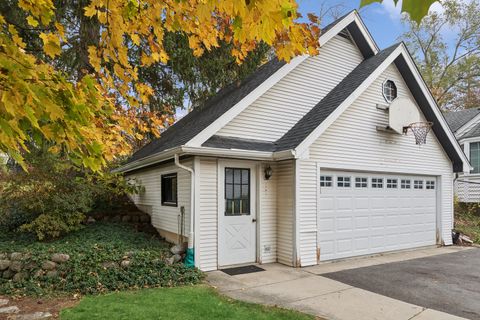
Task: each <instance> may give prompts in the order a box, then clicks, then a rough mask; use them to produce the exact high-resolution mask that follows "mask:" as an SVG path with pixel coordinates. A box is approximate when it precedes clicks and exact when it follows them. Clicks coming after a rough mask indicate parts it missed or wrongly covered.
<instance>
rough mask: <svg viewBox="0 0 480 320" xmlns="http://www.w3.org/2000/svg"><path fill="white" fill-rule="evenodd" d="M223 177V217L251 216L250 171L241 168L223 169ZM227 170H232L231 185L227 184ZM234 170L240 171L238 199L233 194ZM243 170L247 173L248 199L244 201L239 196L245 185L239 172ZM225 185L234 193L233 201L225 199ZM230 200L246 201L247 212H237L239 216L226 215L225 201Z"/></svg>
mask: <svg viewBox="0 0 480 320" xmlns="http://www.w3.org/2000/svg"><path fill="white" fill-rule="evenodd" d="M223 170H224V174H223V175H224V176H223V188H224V192H223V193H224V195H223V198H224V201H225V204H224V210H223V215H224V216H225V217H239V216H250V215H252V174H251V173H252V170H250V168H243V167H225V168H224V169H223ZM227 170H233V173H232V183H227ZM235 170H240V199H235V192H234V191H233V190H235V173H234V172H235ZM243 170H245V171H247V172H248V184H247V186H248V197H247V198H246V199H244V198H242V197H241V194H242V187H243V186H244V185H245V184H244V183H243V181H242V174H241V172H242V171H243ZM227 184H231V185H232V192H233V193H234V194H233V199H227ZM228 200H230V201H235V200H241V201H243V200H248V212H239V214H235V213H234V212H233V214H227V207H228V206H227V201H228Z"/></svg>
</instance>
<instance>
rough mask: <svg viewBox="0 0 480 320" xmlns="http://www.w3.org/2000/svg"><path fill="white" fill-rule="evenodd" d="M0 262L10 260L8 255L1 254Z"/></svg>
mask: <svg viewBox="0 0 480 320" xmlns="http://www.w3.org/2000/svg"><path fill="white" fill-rule="evenodd" d="M0 260H8V254H6V253H3V252H2V253H0Z"/></svg>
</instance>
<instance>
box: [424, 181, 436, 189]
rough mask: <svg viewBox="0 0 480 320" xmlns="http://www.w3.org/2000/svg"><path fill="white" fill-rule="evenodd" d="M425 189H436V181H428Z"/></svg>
mask: <svg viewBox="0 0 480 320" xmlns="http://www.w3.org/2000/svg"><path fill="white" fill-rule="evenodd" d="M425 187H426V188H425V189H427V190H433V189H435V181H427V182H426V184H425Z"/></svg>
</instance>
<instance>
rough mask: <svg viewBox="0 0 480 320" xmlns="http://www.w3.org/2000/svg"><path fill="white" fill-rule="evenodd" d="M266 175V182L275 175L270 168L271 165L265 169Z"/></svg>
mask: <svg viewBox="0 0 480 320" xmlns="http://www.w3.org/2000/svg"><path fill="white" fill-rule="evenodd" d="M264 173H265V180H270V178H271V177H272V173H273V170H272V167H270V165H268V166H267V167H265V172H264Z"/></svg>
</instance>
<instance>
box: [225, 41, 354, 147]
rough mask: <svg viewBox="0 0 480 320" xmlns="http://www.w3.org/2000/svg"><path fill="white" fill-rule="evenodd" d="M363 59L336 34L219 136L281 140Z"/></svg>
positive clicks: (348, 43)
mask: <svg viewBox="0 0 480 320" xmlns="http://www.w3.org/2000/svg"><path fill="white" fill-rule="evenodd" d="M362 61H363V56H362V54H361V53H360V51H359V50H358V48H357V47H356V45H355V44H354V43H353V42H352V41H350V40H349V39H346V38H344V37H341V36H335V37H334V38H332V39H331V40H329V41H328V42H327V43H326V44H325V45H324V46H323V47H322V48H321V49H320V54H319V55H318V56H315V57H310V58H308V59H306V60H305V61H303V62H302V63H301V64H300V65H299V66H297V67H296V68H295V69H294V70H292V71H291V72H290V73H289V74H288V75H287V76H285V77H284V78H283V79H282V80H280V81H279V82H278V83H277V84H275V85H274V86H273V87H272V88H270V89H269V90H268V91H267V92H266V93H265V94H263V95H262V96H261V97H260V98H258V99H257V100H256V101H255V102H254V103H253V104H251V105H250V106H249V107H247V108H246V109H245V110H244V111H242V112H241V113H240V114H238V115H237V116H236V117H235V118H234V119H233V120H231V121H230V122H229V123H227V124H226V125H225V126H224V127H223V128H222V129H220V130H219V131H218V132H217V133H216V135H221V136H228V137H238V138H244V139H245V138H246V139H258V140H265V141H276V140H278V139H279V138H280V137H282V136H283V135H284V134H285V133H286V132H287V131H288V130H289V129H290V128H292V127H293V126H294V125H295V123H296V122H297V121H298V120H300V119H301V118H302V117H303V116H304V115H305V114H306V113H307V112H308V111H310V110H311V109H312V108H313V107H314V106H315V105H316V104H317V103H318V102H319V101H320V100H321V99H322V98H323V97H324V96H325V95H326V94H327V93H328V92H329V91H330V90H332V89H333V88H334V87H335V86H336V85H337V84H338V83H339V82H340V81H341V80H342V79H343V78H344V77H345V76H346V75H348V74H349V73H350V72H351V71H352V70H353V69H354V68H355V67H356V66H357V65H358V64H360V63H361V62H362Z"/></svg>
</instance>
